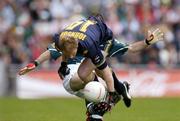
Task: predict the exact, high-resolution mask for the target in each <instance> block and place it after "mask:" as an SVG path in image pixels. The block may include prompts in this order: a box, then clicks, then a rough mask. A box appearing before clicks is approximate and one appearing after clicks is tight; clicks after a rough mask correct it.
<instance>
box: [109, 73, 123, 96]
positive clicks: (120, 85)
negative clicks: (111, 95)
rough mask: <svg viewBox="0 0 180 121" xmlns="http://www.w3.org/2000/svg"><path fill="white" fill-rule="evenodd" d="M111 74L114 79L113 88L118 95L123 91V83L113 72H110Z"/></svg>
mask: <svg viewBox="0 0 180 121" xmlns="http://www.w3.org/2000/svg"><path fill="white" fill-rule="evenodd" d="M112 76H113V79H114V88H115V90H116V91H117V93H118V94H119V95H121V94H122V93H123V92H124V90H125V87H124V85H123V83H122V82H120V81H119V80H118V78H117V77H116V75H115V73H114V72H112Z"/></svg>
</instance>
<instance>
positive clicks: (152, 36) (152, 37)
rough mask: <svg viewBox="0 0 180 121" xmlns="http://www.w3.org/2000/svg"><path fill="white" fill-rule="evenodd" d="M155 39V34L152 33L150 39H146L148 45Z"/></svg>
mask: <svg viewBox="0 0 180 121" xmlns="http://www.w3.org/2000/svg"><path fill="white" fill-rule="evenodd" d="M153 39H154V35H153V34H151V35H150V38H149V39H145V43H146V44H147V45H151V43H150V42H151V41H152V40H153Z"/></svg>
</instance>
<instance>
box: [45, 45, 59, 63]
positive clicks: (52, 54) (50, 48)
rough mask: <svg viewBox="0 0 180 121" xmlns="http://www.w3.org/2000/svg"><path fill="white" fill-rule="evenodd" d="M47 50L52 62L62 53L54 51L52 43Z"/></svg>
mask: <svg viewBox="0 0 180 121" xmlns="http://www.w3.org/2000/svg"><path fill="white" fill-rule="evenodd" d="M47 50H49V51H50V55H51V58H52V59H53V60H56V59H57V58H59V57H60V56H62V52H59V51H57V50H56V48H55V43H52V44H50V45H49V46H48V48H47Z"/></svg>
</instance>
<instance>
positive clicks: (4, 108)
mask: <svg viewBox="0 0 180 121" xmlns="http://www.w3.org/2000/svg"><path fill="white" fill-rule="evenodd" d="M98 12H100V13H101V14H102V15H103V16H104V17H105V20H106V23H107V25H108V26H109V27H110V28H111V29H112V31H113V32H114V35H115V37H116V38H117V39H118V40H120V41H122V42H125V43H132V42H134V41H139V40H143V39H144V38H145V36H144V35H146V33H145V31H147V29H148V28H149V27H152V26H156V27H160V28H161V29H162V30H163V32H164V33H165V39H164V40H163V41H161V42H158V43H157V44H156V45H153V46H152V47H151V48H147V49H146V50H144V51H142V52H140V53H136V54H133V55H124V56H122V57H115V58H111V59H109V60H108V61H109V63H110V64H111V66H112V68H113V69H114V70H115V72H116V73H117V74H118V77H119V79H120V80H122V81H123V80H128V81H129V82H130V83H131V94H132V95H133V97H134V98H135V101H134V103H135V104H134V105H135V107H134V108H132V109H130V110H128V111H127V110H126V109H123V108H122V107H123V106H122V105H118V106H117V108H116V109H115V110H113V113H114V115H116V113H117V112H118V111H120V113H119V115H121V114H122V116H124V118H123V117H122V118H123V119H124V120H135V119H133V118H132V117H133V116H135V117H136V116H139V121H141V120H142V121H146V120H147V121H152V120H155V121H161V120H162V121H169V120H171V121H179V120H180V118H178V117H180V115H179V113H178V112H180V106H179V105H178V103H179V102H180V99H179V97H180V66H179V64H180V50H179V49H180V1H179V0H1V1H0V24H1V25H0V67H1V68H0V96H1V98H0V121H11V120H13V121H15V120H17V121H24V120H26V121H27V119H29V120H30V119H32V120H34V121H37V120H40V118H41V117H43V116H44V115H46V113H43V114H41V115H42V116H40V117H36V116H35V114H36V113H32V116H31V115H29V114H27V113H24V117H23V118H22V117H21V118H22V119H20V118H16V117H15V115H18V114H17V113H16V111H17V110H18V109H17V110H16V108H17V107H16V106H17V105H19V106H20V105H21V106H22V107H21V106H20V107H21V108H19V111H21V113H22V112H28V111H27V110H29V109H31V108H29V107H24V108H23V106H24V105H27V104H28V103H27V102H23V101H24V100H19V99H27V98H32V99H34V98H43V99H44V98H45V100H35V102H33V101H32V102H31V103H32V105H33V106H32V107H34V108H35V107H38V105H39V106H42V107H44V106H46V105H47V104H49V107H51V106H52V107H55V105H61V106H62V104H61V103H65V105H67V107H65V106H64V108H63V110H68V109H69V111H70V110H71V108H73V105H75V106H76V105H78V104H79V105H82V106H81V107H82V108H80V112H81V113H82V112H83V111H85V109H84V108H83V103H82V102H83V101H79V100H76V99H74V98H73V99H71V98H69V99H63V98H64V97H72V96H71V95H69V94H68V93H67V92H66V91H65V90H64V89H63V87H62V85H61V83H62V82H61V80H60V79H59V77H58V74H57V69H58V67H59V63H58V62H55V61H53V60H49V61H48V62H45V63H44V64H43V65H41V66H40V67H38V69H37V70H36V71H33V72H31V73H29V74H28V75H25V76H21V77H20V76H18V75H17V72H18V70H19V69H20V68H21V67H23V66H25V65H26V64H27V63H28V62H30V61H32V60H34V59H35V58H37V57H38V56H39V55H40V54H41V53H42V52H43V51H45V50H46V48H47V46H48V44H49V43H51V42H52V39H51V38H52V34H54V33H55V32H58V31H60V30H62V29H63V28H64V27H65V26H66V25H68V24H69V23H71V22H73V21H76V20H79V19H81V18H84V17H88V16H89V15H91V14H92V13H98ZM47 97H48V98H49V99H47ZM52 97H53V98H55V97H56V98H57V97H58V98H57V99H55V100H54V99H52ZM139 97H143V99H141V98H140V99H139ZM147 97H148V98H147ZM150 97H151V98H153V99H152V100H149V99H151V98H150ZM154 97H156V98H155V99H154ZM157 97H158V98H157ZM164 97H168V98H167V99H166V98H165V99H164ZM169 97H173V98H169ZM174 97H175V98H174ZM46 99H47V100H46ZM71 100H73V101H71ZM161 100H162V101H161ZM21 101H22V102H21ZM36 101H37V102H36ZM38 101H39V102H38ZM68 101H69V104H71V105H72V106H71V107H68V106H69V104H68V103H67V102H68ZM175 101H176V103H177V105H173V104H175ZM41 102H42V103H41ZM43 102H44V103H43ZM153 102H157V103H156V104H153ZM163 102H165V103H163ZM31 103H30V105H31ZM34 103H35V105H34ZM52 103H53V104H54V105H52ZM66 103H67V104H66ZM141 104H142V105H143V106H144V107H146V106H147V108H149V109H150V110H149V112H150V113H152V112H154V111H157V112H159V115H166V113H167V112H163V110H173V111H172V112H171V113H172V114H171V113H168V114H169V117H168V115H166V116H167V117H164V118H161V116H160V117H158V114H152V116H151V117H150V118H147V117H148V116H149V115H147V114H145V115H142V116H140V115H138V113H139V112H138V111H134V110H135V109H137V108H139V107H142V105H141ZM149 104H151V105H149ZM157 105H158V106H160V108H159V110H157V107H158V106H157ZM161 105H166V106H167V107H164V108H162V107H161ZM61 106H60V109H58V110H57V112H58V111H59V112H60V113H63V112H62V111H61V108H62V107H61ZM148 106H149V107H148ZM156 106H157V107H156ZM79 107H80V106H79ZM13 108H14V110H12V109H13ZM39 108H40V109H42V110H43V108H41V107H39ZM118 108H120V109H118ZM22 109H24V110H23V111H22ZM26 109H27V110H26ZM121 109H122V110H121ZM144 109H145V108H142V112H143V110H144ZM151 109H152V111H151ZM154 109H156V110H154ZM10 110H11V111H10ZM42 110H41V111H42ZM44 110H46V109H44ZM145 110H146V109H145ZM31 111H32V112H33V111H34V110H33V108H32V110H31ZM54 111H55V110H54ZM133 111H134V112H133ZM50 112H51V111H49V112H47V113H49V117H51V116H52V115H53V116H55V115H54V114H52V112H53V111H52V112H51V113H50ZM71 112H76V110H75V109H72V111H71ZM125 112H127V114H126V113H125ZM131 112H133V113H135V114H134V115H133V116H132V117H129V118H128V116H127V115H128V114H129V113H131ZM142 112H141V113H142ZM8 113H9V115H8ZM113 113H112V115H113ZM136 113H137V115H136ZM26 115H27V116H30V117H31V118H27V117H26ZM77 115H78V114H77ZM77 115H76V116H77ZM117 115H118V113H117ZM173 115H174V116H176V117H177V118H174V116H173ZM19 116H20V114H19ZM81 116H82V114H81V115H78V117H77V121H78V120H80V119H81ZM33 117H35V118H34V119H33ZM55 117H57V119H58V118H62V117H58V116H57V115H56V116H55ZM70 117H71V119H72V118H73V115H71V116H70ZM110 117H111V116H109V117H107V119H108V120H111V118H110ZM140 117H141V118H140ZM64 118H66V117H64ZM78 118H79V119H78ZM153 118H154V119H153ZM158 118H159V120H157V119H158ZM71 119H68V120H71ZM83 119H84V118H83ZM83 119H81V120H83ZM148 119H149V120H148ZM32 120H30V121H32ZM42 120H43V121H46V120H48V121H49V120H55V121H56V118H55V119H51V118H50V119H48V118H46V116H45V117H44V119H42ZM119 120H120V119H118V118H117V119H114V121H119ZM64 121H65V120H64Z"/></svg>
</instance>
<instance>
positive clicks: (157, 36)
mask: <svg viewBox="0 0 180 121" xmlns="http://www.w3.org/2000/svg"><path fill="white" fill-rule="evenodd" d="M163 37H164V34H163V32H162V31H161V30H160V29H159V28H156V29H150V30H148V37H147V38H146V39H145V42H146V44H147V45H151V44H154V43H156V42H158V41H160V40H162V39H163Z"/></svg>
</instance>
